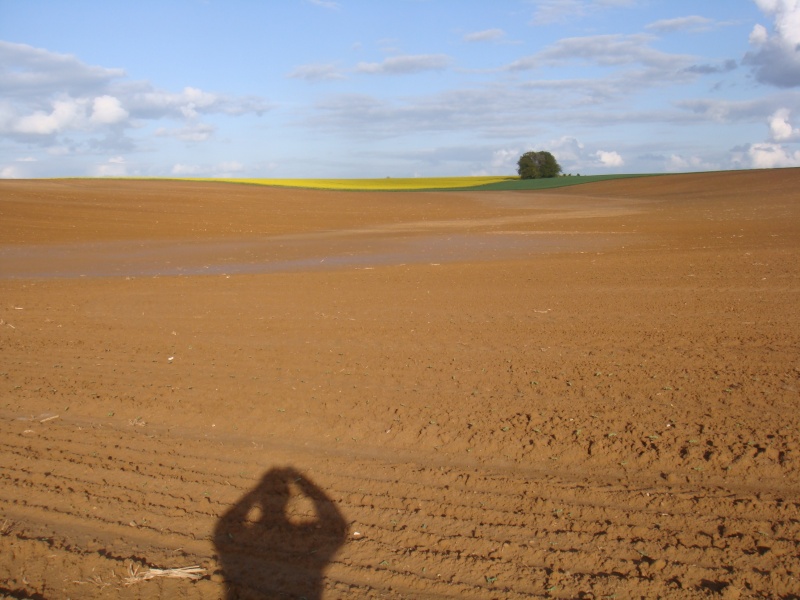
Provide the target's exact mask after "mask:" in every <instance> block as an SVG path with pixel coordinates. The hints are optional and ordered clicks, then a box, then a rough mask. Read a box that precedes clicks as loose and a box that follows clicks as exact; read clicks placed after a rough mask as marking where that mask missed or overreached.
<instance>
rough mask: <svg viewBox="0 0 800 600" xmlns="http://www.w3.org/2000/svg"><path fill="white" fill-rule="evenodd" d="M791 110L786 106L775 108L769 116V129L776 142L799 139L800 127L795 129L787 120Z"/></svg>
mask: <svg viewBox="0 0 800 600" xmlns="http://www.w3.org/2000/svg"><path fill="white" fill-rule="evenodd" d="M790 115H791V111H790V110H789V109H788V108H780V109H778V110H776V111H775V112H774V113H773V114H772V116H771V117H770V118H769V130H770V133H771V134H772V139H773V140H775V141H776V142H786V141H790V140H792V141H793V140H800V129H795V128H794V127H793V126H792V123H791V122H790V121H789V117H790Z"/></svg>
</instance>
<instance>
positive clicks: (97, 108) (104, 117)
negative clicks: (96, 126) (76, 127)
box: [90, 95, 129, 125]
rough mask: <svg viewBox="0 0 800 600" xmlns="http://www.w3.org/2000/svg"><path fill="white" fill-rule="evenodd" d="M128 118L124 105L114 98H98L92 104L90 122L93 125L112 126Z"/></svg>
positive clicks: (106, 96)
mask: <svg viewBox="0 0 800 600" xmlns="http://www.w3.org/2000/svg"><path fill="white" fill-rule="evenodd" d="M128 116H129V115H128V111H127V110H125V109H124V108H123V107H122V103H121V102H120V101H119V99H118V98H115V97H114V96H108V95H105V96H98V97H97V98H95V99H94V101H93V102H92V116H91V117H90V120H91V121H92V122H93V123H101V124H104V125H111V124H113V123H119V122H120V121H124V120H126V119H127V118H128Z"/></svg>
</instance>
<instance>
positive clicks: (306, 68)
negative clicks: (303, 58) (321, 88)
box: [287, 63, 345, 81]
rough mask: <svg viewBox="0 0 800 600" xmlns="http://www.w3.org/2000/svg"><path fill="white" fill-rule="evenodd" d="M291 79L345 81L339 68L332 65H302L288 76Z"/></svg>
mask: <svg viewBox="0 0 800 600" xmlns="http://www.w3.org/2000/svg"><path fill="white" fill-rule="evenodd" d="M287 77H288V78H290V79H304V80H305V81H335V80H337V79H345V76H344V75H343V74H342V73H341V71H340V70H339V68H338V67H337V66H336V65H334V64H331V63H319V64H311V65H300V66H299V67H296V68H295V69H294V70H293V71H292V72H291V73H289V74H288V75H287Z"/></svg>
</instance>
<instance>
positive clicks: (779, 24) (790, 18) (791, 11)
mask: <svg viewBox="0 0 800 600" xmlns="http://www.w3.org/2000/svg"><path fill="white" fill-rule="evenodd" d="M755 2H756V4H757V5H758V7H759V8H760V9H761V11H762V12H763V13H765V14H766V15H767V16H769V17H771V18H772V32H770V31H768V30H767V28H766V27H764V26H763V25H761V24H760V23H759V24H757V25H755V26H754V27H753V30H752V32H751V33H750V38H749V39H750V44H751V45H752V46H753V50H752V51H750V52H748V53H747V54H746V55H745V57H744V62H745V64H747V65H750V66H751V67H752V68H753V71H754V73H755V76H756V79H758V81H760V82H761V83H767V84H770V85H774V86H776V87H782V88H789V87H796V86H800V2H798V0H755Z"/></svg>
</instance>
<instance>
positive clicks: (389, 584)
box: [0, 169, 800, 600]
mask: <svg viewBox="0 0 800 600" xmlns="http://www.w3.org/2000/svg"><path fill="white" fill-rule="evenodd" d="M798 190H800V170H798V169H786V170H771V171H744V172H731V173H709V174H696V175H671V176H660V177H652V178H644V179H626V180H620V181H607V182H600V183H593V184H587V185H581V186H577V187H570V188H562V189H559V190H554V191H548V192H418V193H405V192H399V193H371V192H363V193H353V192H333V191H313V190H291V189H279V188H267V187H256V186H245V185H235V184H224V183H201V182H166V181H162V182H159V181H110V180H53V181H47V180H38V181H0V597H7V598H53V599H65V598H73V599H75V598H170V599H172V598H175V599H191V598H198V599H200V598H229V599H233V598H307V599H309V600H310V599H312V598H325V599H333V598H462V599H483V598H498V599H506V598H508V599H521V598H595V599H599V598H657V597H659V598H717V597H718V598H797V597H800V596H798V594H800V192H798ZM190 566H197V567H199V569H198V570H197V571H196V572H195V576H197V577H199V579H186V578H170V577H166V576H165V575H166V574H168V573H164V572H162V571H158V570H157V569H165V570H166V569H177V568H181V567H190Z"/></svg>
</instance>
